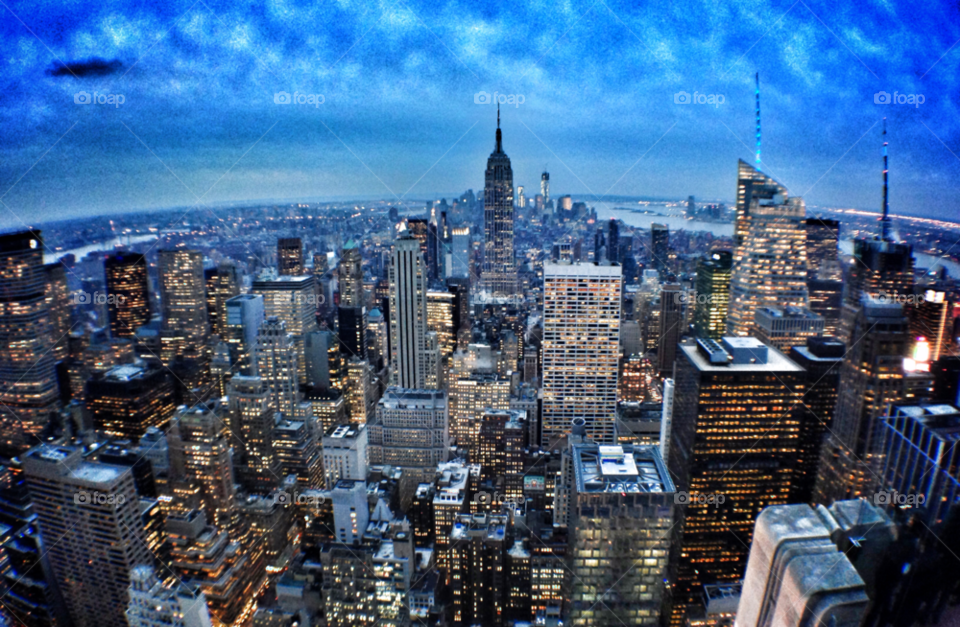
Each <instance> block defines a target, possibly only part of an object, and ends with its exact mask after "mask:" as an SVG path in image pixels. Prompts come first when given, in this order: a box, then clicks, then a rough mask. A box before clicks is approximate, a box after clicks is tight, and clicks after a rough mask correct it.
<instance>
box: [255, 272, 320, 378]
mask: <svg viewBox="0 0 960 627" xmlns="http://www.w3.org/2000/svg"><path fill="white" fill-rule="evenodd" d="M315 290H316V284H315V281H314V278H313V276H312V275H301V276H282V277H276V278H270V277H263V278H260V279H257V280H256V281H254V282H253V287H252V289H251V293H253V294H259V295H261V296H263V311H264V315H265V316H266V317H267V318H269V317H271V316H276V317H278V318H280V319H281V320H283V321H284V322H285V323H286V325H287V333H290V334H291V335H293V344H294V346H295V347H296V353H297V355H303V354H304V343H305V337H306V335H307V334H308V333H310V332H312V331H316V330H317V316H316V310H317V307H316V304H315V300H316V291H315ZM298 361H299V365H298V370H297V373H298V380H299V382H300V383H301V384H305V383H306V382H307V380H306V379H307V373H306V363H305V360H303V359H300V360H298Z"/></svg>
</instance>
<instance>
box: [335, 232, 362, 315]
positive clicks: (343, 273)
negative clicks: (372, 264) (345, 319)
mask: <svg viewBox="0 0 960 627" xmlns="http://www.w3.org/2000/svg"><path fill="white" fill-rule="evenodd" d="M337 281H338V282H339V283H340V306H341V307H363V306H364V305H365V304H366V303H365V301H366V299H365V298H364V292H363V259H362V257H361V256H360V245H359V244H358V243H357V242H356V240H350V241H348V242H347V243H346V244H345V245H344V247H343V250H341V251H340V265H339V266H338V267H337Z"/></svg>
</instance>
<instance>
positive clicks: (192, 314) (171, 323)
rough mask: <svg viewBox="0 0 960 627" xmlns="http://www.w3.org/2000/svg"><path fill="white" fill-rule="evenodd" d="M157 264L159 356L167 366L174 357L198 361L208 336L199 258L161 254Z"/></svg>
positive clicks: (189, 252) (178, 253)
mask: <svg viewBox="0 0 960 627" xmlns="http://www.w3.org/2000/svg"><path fill="white" fill-rule="evenodd" d="M157 264H158V267H159V269H158V273H159V277H160V305H161V311H162V313H163V323H162V326H161V328H160V342H161V353H160V356H161V358H162V359H163V362H164V364H167V365H169V364H170V363H171V362H172V361H173V360H174V359H175V358H176V357H191V358H201V357H203V356H204V355H205V354H206V344H207V332H208V326H207V301H206V283H205V281H204V276H203V254H202V253H200V252H198V251H195V250H161V251H160V253H159V254H158V256H157Z"/></svg>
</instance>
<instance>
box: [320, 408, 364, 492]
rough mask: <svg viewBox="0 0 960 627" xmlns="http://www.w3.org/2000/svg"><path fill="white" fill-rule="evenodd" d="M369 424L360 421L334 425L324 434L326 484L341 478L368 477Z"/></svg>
mask: <svg viewBox="0 0 960 627" xmlns="http://www.w3.org/2000/svg"><path fill="white" fill-rule="evenodd" d="M367 448H368V446H367V426H366V425H364V424H360V423H355V422H352V423H348V424H339V425H333V426H332V427H330V428H329V429H327V431H326V433H324V436H323V472H324V485H326V486H334V485H336V484H337V482H338V481H340V480H341V479H354V480H358V481H360V480H363V479H366V477H367V459H368V457H369V455H368V452H367Z"/></svg>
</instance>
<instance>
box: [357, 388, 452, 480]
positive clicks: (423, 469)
mask: <svg viewBox="0 0 960 627" xmlns="http://www.w3.org/2000/svg"><path fill="white" fill-rule="evenodd" d="M367 433H368V450H369V455H370V463H371V464H373V465H377V464H389V465H391V466H398V467H400V468H404V469H407V470H411V471H413V472H415V473H422V477H423V478H424V479H427V478H431V479H432V478H433V476H434V473H435V471H436V467H437V464H440V463H443V462H445V461H447V451H448V449H449V445H450V442H449V440H450V429H449V426H448V416H447V394H446V392H443V391H441V390H406V389H402V388H395V387H389V388H387V391H386V392H384V394H383V397H382V398H381V399H380V402H379V403H378V404H377V413H376V416H375V417H374V418H373V419H372V420H371V421H370V422H368V423H367Z"/></svg>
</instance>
